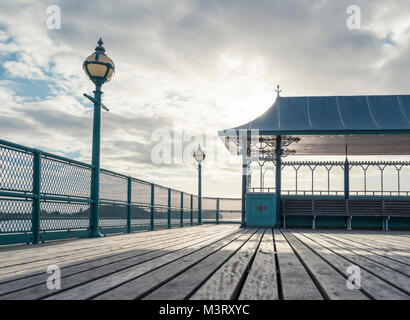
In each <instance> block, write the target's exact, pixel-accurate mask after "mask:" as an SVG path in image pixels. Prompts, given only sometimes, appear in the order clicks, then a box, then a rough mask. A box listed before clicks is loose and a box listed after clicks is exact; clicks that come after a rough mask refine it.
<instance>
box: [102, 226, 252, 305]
mask: <svg viewBox="0 0 410 320" xmlns="http://www.w3.org/2000/svg"><path fill="white" fill-rule="evenodd" d="M248 232H249V230H242V231H241V232H239V233H236V234H234V235H231V236H229V237H227V238H224V239H222V240H219V241H218V242H216V243H214V244H211V245H209V246H207V247H204V248H202V249H200V250H198V251H196V252H194V253H192V254H190V255H187V256H185V257H183V258H181V259H178V260H176V261H174V262H172V263H170V264H167V265H165V266H163V267H161V268H159V269H157V270H154V271H152V272H150V273H148V274H145V275H143V276H141V277H139V278H136V279H134V280H132V281H130V282H127V283H125V284H124V285H122V286H119V287H117V288H114V289H112V290H110V291H108V292H106V293H103V294H102V295H99V296H97V297H96V298H95V299H97V300H107V299H108V300H111V299H123V300H133V299H140V298H142V297H143V296H144V295H146V294H147V293H149V292H151V291H153V290H154V289H156V288H158V287H160V286H162V285H164V284H165V283H166V282H167V281H169V280H172V279H174V278H175V277H177V276H178V275H180V274H182V273H184V272H186V271H187V270H189V269H190V268H192V267H193V266H194V265H196V264H197V263H198V262H200V261H202V260H203V259H205V258H207V257H209V256H211V255H214V254H216V252H218V251H220V250H224V247H225V246H227V245H229V244H230V243H231V242H232V241H235V240H236V239H238V238H240V237H243V234H244V233H245V234H246V233H248ZM248 237H249V235H248ZM186 290H187V289H186V288H185V291H184V292H185V293H186ZM169 298H171V299H175V297H174V296H173V295H172V294H171V293H170V292H168V299H169ZM148 299H153V297H152V296H151V297H150V296H148Z"/></svg>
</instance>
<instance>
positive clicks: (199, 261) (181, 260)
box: [0, 224, 410, 300]
mask: <svg viewBox="0 0 410 320" xmlns="http://www.w3.org/2000/svg"><path fill="white" fill-rule="evenodd" d="M52 265H57V266H59V268H60V271H61V289H54V290H50V289H49V288H48V287H47V279H48V278H49V277H50V275H51V274H49V273H47V267H49V266H52ZM352 265H355V266H358V267H359V268H360V285H361V288H360V289H349V288H348V286H347V284H346V282H347V278H348V277H349V268H351V266H352ZM0 299H3V300H4V299H161V300H167V299H172V300H179V299H206V300H208V299H234V300H236V299H239V300H241V299H259V300H262V299H273V300H277V299H284V300H289V299H292V300H293V299H309V300H310V299H312V300H321V299H349V300H351V299H358V300H364V299H383V300H385V299H403V300H408V299H410V233H409V232H382V231H343V230H306V229H298V230H296V229H285V230H277V229H274V230H272V229H270V228H260V229H256V228H255V229H240V228H239V227H238V225H228V224H224V225H202V226H194V227H187V228H182V229H171V230H161V231H154V232H144V233H135V234H127V235H117V236H110V237H106V238H100V239H79V240H71V241H59V242H49V243H45V244H41V245H38V246H33V245H20V246H8V247H1V248H0Z"/></svg>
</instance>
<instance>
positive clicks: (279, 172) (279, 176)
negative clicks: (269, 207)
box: [275, 136, 283, 228]
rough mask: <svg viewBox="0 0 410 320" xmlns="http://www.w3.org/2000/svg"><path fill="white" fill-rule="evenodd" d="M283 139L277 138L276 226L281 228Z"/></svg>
mask: <svg viewBox="0 0 410 320" xmlns="http://www.w3.org/2000/svg"><path fill="white" fill-rule="evenodd" d="M282 153H283V149H282V137H281V136H277V137H276V147H275V155H276V225H275V227H277V228H280V202H281V181H282Z"/></svg>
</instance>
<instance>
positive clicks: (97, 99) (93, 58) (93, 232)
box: [83, 39, 115, 238]
mask: <svg viewBox="0 0 410 320" xmlns="http://www.w3.org/2000/svg"><path fill="white" fill-rule="evenodd" d="M102 45H103V42H102V40H101V39H100V40H99V41H98V46H97V47H96V48H95V52H94V53H93V54H91V55H90V56H89V57H88V58H87V59H86V60H85V61H84V63H83V69H84V72H85V73H86V74H87V76H88V77H89V78H90V80H91V81H92V82H93V83H94V84H95V91H94V98H92V97H90V96H88V95H86V94H84V96H85V97H87V98H88V99H90V100H91V101H92V102H93V103H94V120H93V150H92V173H91V200H92V202H91V213H90V237H92V238H97V237H100V233H99V231H98V220H99V212H98V211H99V202H100V190H99V187H100V142H101V136H100V133H101V108H104V109H106V110H107V111H108V109H107V108H106V107H105V106H104V105H103V104H102V103H101V95H102V94H103V92H102V91H101V86H102V85H103V84H104V83H105V82H108V81H110V80H111V78H112V76H113V75H114V72H115V65H114V62H113V61H112V60H111V59H110V58H108V56H107V55H106V54H105V53H104V52H105V49H104V47H103V46H102Z"/></svg>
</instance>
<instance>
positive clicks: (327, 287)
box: [282, 231, 368, 300]
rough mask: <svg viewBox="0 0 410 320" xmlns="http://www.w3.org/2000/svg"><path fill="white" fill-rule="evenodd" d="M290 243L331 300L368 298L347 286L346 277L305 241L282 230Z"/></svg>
mask: <svg viewBox="0 0 410 320" xmlns="http://www.w3.org/2000/svg"><path fill="white" fill-rule="evenodd" d="M282 234H283V235H284V236H285V238H286V239H287V241H288V242H289V244H290V245H291V246H292V247H293V249H294V250H295V251H296V252H297V253H298V255H299V257H300V258H301V259H302V260H303V262H304V264H305V266H306V267H307V268H309V270H310V273H311V275H313V277H314V278H315V279H316V283H317V285H319V286H320V287H321V288H322V290H321V291H322V293H324V294H325V296H326V298H327V299H331V300H367V299H368V298H367V297H366V296H365V295H364V294H363V293H362V292H360V291H359V290H351V289H348V288H347V286H346V278H345V277H343V276H342V275H341V274H340V273H339V272H337V271H336V270H335V269H334V268H332V266H331V265H329V264H328V263H327V262H326V261H325V260H323V259H322V258H320V257H319V256H318V255H316V254H315V252H314V251H312V250H311V249H310V248H308V247H307V246H306V245H305V244H304V243H303V242H301V241H300V240H299V239H297V238H295V237H294V236H293V235H292V234H291V233H289V232H288V231H282Z"/></svg>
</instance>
